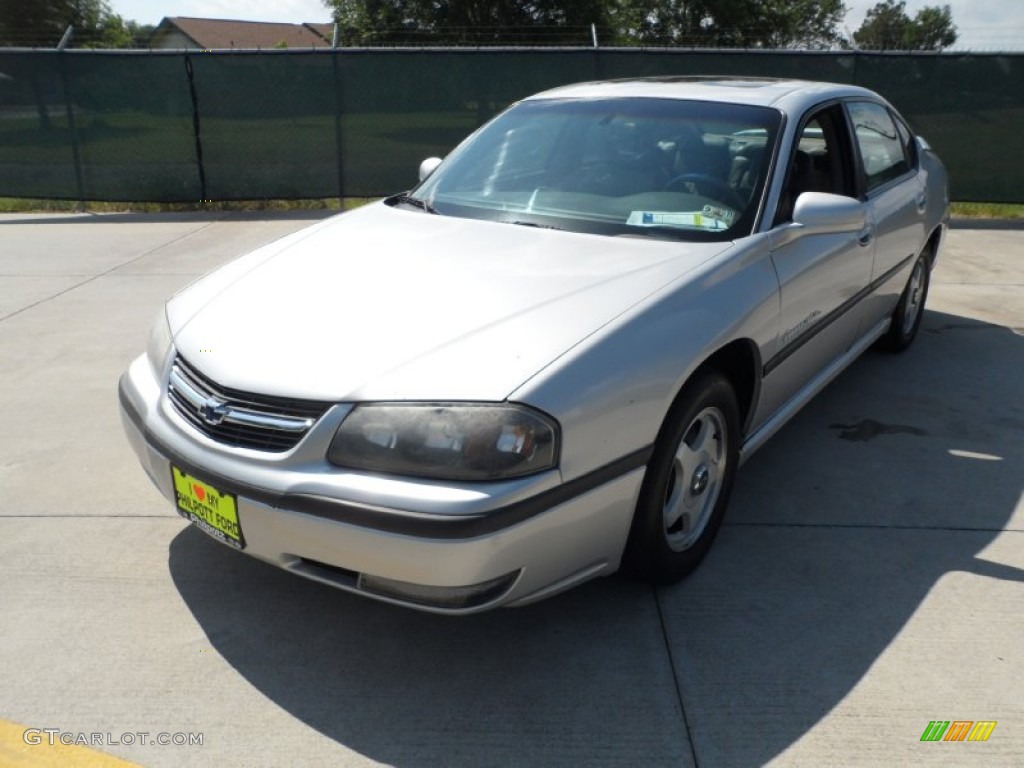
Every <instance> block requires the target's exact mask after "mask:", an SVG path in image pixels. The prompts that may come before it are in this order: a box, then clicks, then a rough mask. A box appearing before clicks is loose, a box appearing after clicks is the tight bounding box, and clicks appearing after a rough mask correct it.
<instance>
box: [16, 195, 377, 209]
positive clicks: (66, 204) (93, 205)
mask: <svg viewBox="0 0 1024 768" xmlns="http://www.w3.org/2000/svg"><path fill="white" fill-rule="evenodd" d="M376 199H377V198H372V197H346V198H344V199H342V200H338V198H334V197H332V198H324V199H306V200H214V201H213V202H210V203H198V202H197V203H103V202H95V201H86V202H85V205H84V207H83V206H82V205H81V204H80V203H78V202H77V201H75V200H35V199H30V198H15V197H0V213H76V212H79V211H83V210H84V211H88V212H90V213H122V212H125V211H131V212H133V213H179V212H193V211H341V210H345V211H347V210H350V209H352V208H358V207H359V206H361V205H365V204H366V203H368V202H370V201H371V200H376Z"/></svg>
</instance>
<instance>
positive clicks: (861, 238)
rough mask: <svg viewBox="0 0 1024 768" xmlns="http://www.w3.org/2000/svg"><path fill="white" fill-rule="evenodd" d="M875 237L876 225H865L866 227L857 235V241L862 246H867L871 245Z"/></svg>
mask: <svg viewBox="0 0 1024 768" xmlns="http://www.w3.org/2000/svg"><path fill="white" fill-rule="evenodd" d="M874 239H875V229H874V227H871V226H867V227H865V228H864V229H862V230H861V231H860V234H859V235H857V242H858V243H860V245H861V247H866V246H869V245H871V241H872V240H874Z"/></svg>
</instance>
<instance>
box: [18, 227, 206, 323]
mask: <svg viewBox="0 0 1024 768" xmlns="http://www.w3.org/2000/svg"><path fill="white" fill-rule="evenodd" d="M224 218H226V217H224ZM224 218H220V219H214V220H213V221H208V222H206V223H205V224H203V225H202V226H201V227H197V228H196V229H191V230H189V231H188V232H186V233H185V234H183V235H180V236H179V237H176V238H174V239H173V240H168V241H167V242H166V243H161V244H160V245H158V246H156V248H150V249H149V250H148V251H146V252H145V253H140V254H139V255H138V256H136V257H135V258H134V259H129V260H128V261H125V262H123V263H121V264H117V265H115V266H113V267H111V268H110V269H107V270H104V271H103V272H100V273H98V274H95V275H93V276H92V277H90V278H88V279H87V280H83V281H82V282H80V283H75V284H74V285H72V286H70V287H69V288H65V289H64V290H63V291H58V292H57V293H55V294H53V295H52V296H47V297H46V298H45V299H40V300H39V301H35V302H33V303H31V304H29V305H28V306H27V307H22V308H21V309H17V310H15V311H14V312H11V313H10V314H9V315H4V316H3V317H0V323H2V322H4V321H5V320H10V319H11V318H12V317H15V316H16V315H20V314H21V313H22V312H27V311H28V310H30V309H33V308H34V307H38V306H39V305H40V304H45V303H46V302H48V301H52V300H53V299H59V298H60V297H61V296H63V295H64V294H65V293H71V291H74V290H77V289H78V288H81V287H82V286H83V285H88V284H89V283H91V282H93V281H94V280H99V279H100V278H101V277H106V276H107V275H109V274H110V273H111V272H114V271H115V270H118V269H121V268H122V267H127V266H129V265H130V264H134V263H135V262H136V261H138V260H139V259H144V258H146V257H147V256H150V255H152V254H154V253H156V252H157V251H159V250H161V249H162V248H166V247H167V246H169V245H174V244H175V243H178V242H181V241H182V240H184V239H185V238H187V237H191V236H192V235H194V234H196V233H197V232H202V231H203V230H204V229H206V228H207V227H212V226H213V225H214V224H217V223H218V222H221V221H224Z"/></svg>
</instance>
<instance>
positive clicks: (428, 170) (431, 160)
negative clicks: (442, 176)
mask: <svg viewBox="0 0 1024 768" xmlns="http://www.w3.org/2000/svg"><path fill="white" fill-rule="evenodd" d="M440 164H441V158H440V157H428V158H427V159H426V160H424V161H423V162H422V163H420V181H423V180H424V179H426V178H427V176H429V175H430V174H432V173H433V172H434V169H435V168H437V166H439V165H440Z"/></svg>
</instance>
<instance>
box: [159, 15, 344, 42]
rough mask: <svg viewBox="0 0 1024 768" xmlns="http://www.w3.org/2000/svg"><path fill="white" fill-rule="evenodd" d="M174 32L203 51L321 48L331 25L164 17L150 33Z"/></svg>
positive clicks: (326, 39) (330, 30)
mask: <svg viewBox="0 0 1024 768" xmlns="http://www.w3.org/2000/svg"><path fill="white" fill-rule="evenodd" d="M172 31H178V32H181V33H182V34H184V35H185V36H186V37H188V38H190V39H191V40H193V41H194V42H195V44H196V45H197V46H198V47H199V48H203V49H206V50H212V49H218V48H220V49H223V48H277V47H282V44H284V45H285V46H287V47H288V48H324V47H329V46H330V44H331V36H332V33H333V25H331V24H277V23H272V22H264V21H234V20H231V19H195V18H191V17H188V16H168V17H165V18H164V19H163V21H161V22H160V24H159V25H158V26H157V28H156V30H154V32H153V40H156V39H157V38H158V37H161V36H163V35H166V34H167V33H169V32H172Z"/></svg>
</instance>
